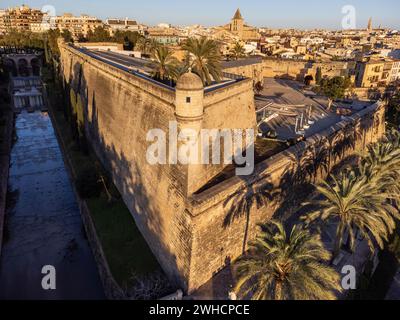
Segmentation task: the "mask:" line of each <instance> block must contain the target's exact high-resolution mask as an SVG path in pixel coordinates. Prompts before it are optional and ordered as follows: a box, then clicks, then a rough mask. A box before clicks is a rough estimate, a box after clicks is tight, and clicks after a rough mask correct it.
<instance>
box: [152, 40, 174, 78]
mask: <svg viewBox="0 0 400 320" xmlns="http://www.w3.org/2000/svg"><path fill="white" fill-rule="evenodd" d="M152 57H153V61H154V65H155V68H154V71H153V77H154V78H156V79H159V80H167V79H169V80H172V79H176V76H177V65H178V60H177V59H176V58H175V57H174V56H173V52H172V51H171V50H169V49H168V48H167V47H164V46H159V47H158V48H156V49H155V50H154V52H153V56H152Z"/></svg>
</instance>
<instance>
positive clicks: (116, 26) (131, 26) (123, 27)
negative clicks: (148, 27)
mask: <svg viewBox="0 0 400 320" xmlns="http://www.w3.org/2000/svg"><path fill="white" fill-rule="evenodd" d="M106 26H107V27H108V29H109V30H110V35H114V33H115V32H116V31H132V32H138V33H140V34H144V31H145V28H144V26H142V25H140V24H138V23H137V21H136V20H131V19H128V18H125V19H115V18H109V19H107V20H106Z"/></svg>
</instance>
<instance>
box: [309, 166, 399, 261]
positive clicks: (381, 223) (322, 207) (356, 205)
mask: <svg viewBox="0 0 400 320" xmlns="http://www.w3.org/2000/svg"><path fill="white" fill-rule="evenodd" d="M330 178H331V180H332V183H331V184H329V183H328V182H326V181H323V182H322V183H321V184H319V185H317V186H316V189H317V191H318V192H319V193H320V194H321V195H322V196H323V198H322V199H321V200H314V201H312V202H311V203H306V204H305V205H311V206H312V208H315V209H314V210H312V211H311V212H309V213H308V214H306V215H305V216H304V217H302V219H303V220H305V221H306V223H307V224H310V223H312V222H315V221H317V220H319V222H321V223H323V224H325V225H326V224H334V225H336V238H335V241H334V247H333V258H336V257H337V256H338V255H339V252H340V250H341V247H342V244H344V243H345V239H346V235H347V236H348V240H347V244H348V247H349V249H350V250H352V251H354V247H355V242H356V232H357V231H358V232H360V233H361V235H362V236H363V237H364V238H365V239H366V240H367V243H368V245H369V248H370V250H371V252H374V250H375V244H374V240H375V242H376V243H377V244H378V245H379V247H380V248H383V246H384V242H385V241H387V240H388V238H389V236H390V235H391V233H392V232H393V230H394V228H395V221H394V219H393V216H392V211H393V207H391V205H390V204H389V203H388V202H387V199H388V195H387V194H386V193H385V192H381V189H380V186H379V185H377V184H374V183H368V181H367V180H366V178H365V177H364V176H358V175H357V174H356V172H355V171H354V170H350V169H347V170H344V171H343V172H342V173H341V174H339V177H335V176H333V175H331V176H330Z"/></svg>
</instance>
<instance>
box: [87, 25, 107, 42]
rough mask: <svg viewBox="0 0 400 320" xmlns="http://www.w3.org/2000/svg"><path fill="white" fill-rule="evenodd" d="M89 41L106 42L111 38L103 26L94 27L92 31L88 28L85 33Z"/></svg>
mask: <svg viewBox="0 0 400 320" xmlns="http://www.w3.org/2000/svg"><path fill="white" fill-rule="evenodd" d="M87 39H88V41H90V42H107V41H110V40H111V37H110V33H109V32H108V30H106V29H105V28H104V27H101V26H99V27H96V28H95V29H94V30H93V32H92V31H91V30H90V31H89V32H88V34H87Z"/></svg>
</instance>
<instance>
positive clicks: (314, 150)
mask: <svg viewBox="0 0 400 320" xmlns="http://www.w3.org/2000/svg"><path fill="white" fill-rule="evenodd" d="M373 119H374V117H373V115H372V116H367V117H366V118H364V119H363V121H360V122H358V123H357V124H356V126H355V127H354V125H355V124H354V123H349V124H348V125H347V126H346V127H345V128H343V129H342V130H340V131H337V132H335V133H334V134H332V135H331V136H329V137H320V138H317V139H316V140H315V141H314V143H313V144H311V145H309V146H308V147H307V148H306V149H305V150H304V151H303V150H302V149H301V146H300V147H299V146H296V148H291V149H289V150H286V151H284V152H283V153H285V155H286V157H287V158H288V159H289V161H288V165H286V167H285V168H284V170H283V174H282V175H281V178H280V179H279V181H272V179H271V176H270V175H267V176H266V177H264V178H263V179H262V180H259V181H254V177H253V180H251V178H242V179H243V181H245V183H246V185H245V187H243V188H241V189H239V190H238V191H236V192H235V193H233V194H232V195H230V196H229V197H228V198H227V199H226V200H225V202H224V208H225V210H226V212H227V214H226V216H225V219H224V223H223V226H222V227H223V228H225V229H227V228H229V226H230V225H231V224H232V223H233V222H234V221H235V220H240V221H244V223H245V226H244V228H245V232H244V237H243V242H242V251H243V253H245V252H246V251H247V245H248V241H249V240H252V239H253V238H254V236H255V234H256V233H255V232H254V231H252V230H249V227H250V224H251V220H252V218H251V214H252V212H253V210H254V208H256V209H257V210H258V209H260V208H262V207H265V208H267V210H271V212H270V213H268V212H267V215H268V216H269V217H272V216H273V217H274V218H275V219H278V220H284V221H286V222H287V224H288V225H289V226H290V225H291V224H293V223H295V222H296V219H297V217H295V216H294V214H295V213H296V211H298V210H299V208H300V206H301V203H302V202H303V201H304V200H305V199H306V197H307V196H308V195H310V194H312V193H313V192H314V191H315V187H314V185H315V184H316V183H317V182H318V181H319V180H321V179H325V178H326V177H327V176H328V174H329V173H330V172H335V171H336V170H337V169H338V168H340V167H341V166H343V164H345V163H348V162H349V161H350V160H351V159H353V157H352V156H351V155H352V154H353V153H354V151H355V150H356V143H357V141H359V143H360V144H361V146H362V148H363V149H364V148H365V145H366V141H367V140H368V141H370V140H371V138H372V135H373V134H374V133H373V132H372V130H371V129H372V128H373V126H374V125H376V126H378V125H379V124H378V123H374V120H373ZM377 119H378V120H379V118H377ZM368 134H371V136H370V137H367V135H368ZM265 171H268V169H265ZM243 218H245V219H243ZM265 222H266V221H265ZM250 233H251V234H250ZM226 261H229V264H228V263H226V268H225V269H224V270H223V271H222V275H221V277H222V278H223V279H225V280H226V277H227V274H232V272H233V271H232V269H231V264H230V261H231V257H226ZM216 281H218V283H216V284H215V285H214V286H213V287H214V291H215V290H217V292H218V290H221V288H220V287H221V286H220V283H219V282H220V281H221V279H216ZM217 294H221V293H220V292H218V293H217ZM226 294H227V292H224V293H223V295H224V296H226Z"/></svg>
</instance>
